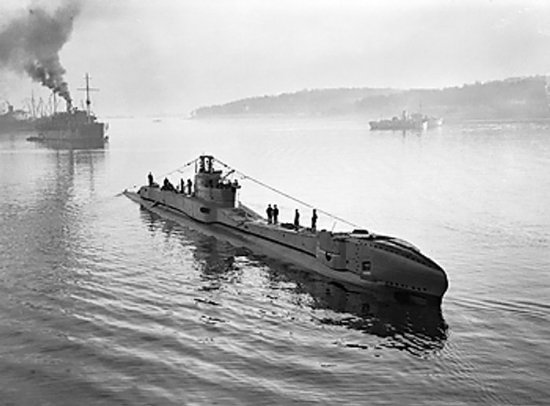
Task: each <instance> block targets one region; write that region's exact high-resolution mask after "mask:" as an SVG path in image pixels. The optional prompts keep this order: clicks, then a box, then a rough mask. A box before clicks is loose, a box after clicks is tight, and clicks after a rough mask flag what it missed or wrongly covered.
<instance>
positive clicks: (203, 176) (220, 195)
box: [194, 155, 241, 207]
mask: <svg viewBox="0 0 550 406" xmlns="http://www.w3.org/2000/svg"><path fill="white" fill-rule="evenodd" d="M228 175H229V174H226V175H225V176H222V171H221V170H215V169H214V157H213V156H211V155H201V156H200V157H199V159H198V161H197V165H196V166H195V185H194V187H195V190H194V192H195V193H194V194H195V197H196V198H198V199H201V200H204V201H206V202H208V203H209V204H214V205H216V206H219V207H235V201H236V195H237V189H239V188H240V187H241V186H240V185H239V184H238V182H237V181H236V180H235V181H233V182H231V181H230V180H229V179H227V176H228Z"/></svg>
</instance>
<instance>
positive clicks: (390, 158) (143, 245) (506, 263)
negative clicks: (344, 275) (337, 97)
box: [0, 118, 550, 405]
mask: <svg viewBox="0 0 550 406" xmlns="http://www.w3.org/2000/svg"><path fill="white" fill-rule="evenodd" d="M549 130H550V123H548V122H535V123H468V124H461V125H446V126H444V127H443V128H441V129H440V130H435V131H429V132H425V133H405V134H403V133H398V132H395V133H391V132H389V133H383V132H371V131H369V130H368V123H367V120H365V121H363V120H359V119H351V118H350V119H315V120H310V119H266V120H260V119H245V120H213V121H191V120H179V119H163V120H161V121H160V122H157V121H153V120H152V119H145V118H140V119H115V120H111V122H110V130H109V135H110V141H109V143H108V145H107V146H106V147H105V148H104V149H92V150H85V149H80V150H68V149H56V148H53V147H48V146H44V145H40V144H33V143H30V142H27V141H25V135H22V134H2V135H0V187H1V188H2V191H3V193H1V194H0V207H1V209H0V229H1V230H2V233H0V348H1V350H0V351H1V353H0V354H1V355H0V357H1V359H2V363H0V383H1V385H0V396H1V398H2V399H3V402H5V403H6V404H37V403H42V404H55V405H72V404H74V403H75V400H77V399H78V402H79V403H82V404H98V405H99V404H101V405H105V404H109V405H110V404H112V405H119V404H173V405H180V404H216V403H218V404H251V405H252V404H254V405H257V404H291V403H298V404H313V403H320V404H369V403H378V404H384V403H386V404H434V405H439V404H442V403H451V404H480V405H481V404H482V405H486V404H495V405H502V404H514V405H519V404H545V403H547V399H548V396H549V395H550V392H549V390H548V387H547V380H548V379H547V378H548V373H547V368H548V365H549V364H550V356H549V355H548V354H549V351H548V350H549V349H550V348H549V347H548V342H547V341H548V340H547V338H548V337H549V336H550V327H549V326H550V323H549V321H550V320H549V317H548V314H549V310H550V309H549V306H548V304H547V298H548V293H549V289H550V277H549V276H548V274H547V270H548V266H549V264H550V254H549V252H550V251H549V249H548V248H549V242H550V213H549V209H548V207H550V195H549V194H548V190H550V179H549V178H548V176H547V175H546V172H547V168H548V167H549V164H550V141H549V140H548V137H547V134H548V131H549ZM201 153H210V154H213V155H214V156H215V157H217V158H219V159H220V160H222V161H223V162H226V163H228V164H230V165H232V166H234V167H236V168H237V169H239V170H241V171H242V172H244V173H246V174H247V175H249V176H252V177H254V178H256V179H259V180H261V181H263V182H265V183H267V184H269V185H271V186H273V187H276V188H277V189H281V190H283V191H285V192H286V193H289V194H290V195H292V196H295V197H297V198H299V199H301V200H304V201H306V202H308V203H310V204H312V205H314V206H316V207H319V208H320V209H323V210H326V211H328V212H330V213H333V214H335V215H337V216H340V217H343V218H345V219H347V220H349V221H351V222H353V223H355V224H358V225H360V226H362V227H364V228H367V229H368V230H371V231H374V232H377V233H384V234H389V235H393V236H396V237H400V238H404V239H406V240H408V241H410V242H412V243H413V244H415V245H416V246H418V247H419V248H420V249H421V250H422V252H424V253H426V254H427V255H428V256H430V257H431V258H432V259H434V260H435V261H436V262H438V263H439V264H440V265H441V266H443V268H444V269H445V270H446V272H447V274H448V277H449V281H450V288H449V291H448V292H447V294H446V295H445V297H444V300H443V303H442V305H441V306H440V307H439V306H438V307H432V306H418V305H411V304H405V303H398V302H395V301H392V300H389V298H387V297H384V295H382V294H380V293H376V292H372V293H365V294H364V295H358V294H354V293H350V292H347V291H345V290H344V289H343V288H342V287H340V286H338V285H336V284H334V283H331V282H330V281H327V280H323V279H319V278H317V277H315V276H313V275H311V274H309V273H307V272H305V271H304V270H302V269H299V268H296V267H292V266H289V265H288V264H286V263H284V261H283V260H281V259H273V258H267V257H265V256H262V255H261V254H258V253H252V252H250V250H248V249H246V248H243V247H236V246H234V245H232V244H230V243H229V242H228V241H226V240H224V239H223V238H220V237H218V238H216V237H215V236H213V235H212V234H210V233H209V232H208V230H207V229H204V228H201V227H200V226H198V225H196V224H194V223H192V222H189V224H188V225H187V226H183V225H180V224H176V223H174V222H171V221H168V220H164V219H162V218H159V217H158V216H156V215H154V214H151V213H149V212H147V211H144V210H142V209H140V207H139V206H138V205H136V204H135V203H133V202H131V201H130V200H128V199H126V198H125V197H123V196H120V195H119V193H120V192H121V191H122V190H124V189H125V188H131V187H133V186H134V185H141V184H143V183H145V182H146V175H147V173H148V172H149V171H153V173H154V174H155V176H156V178H157V180H162V177H163V175H164V174H166V173H168V172H170V171H172V170H173V169H175V168H177V167H180V166H181V165H183V164H184V163H186V162H189V161H190V160H192V159H194V158H196V157H197V156H198V155H199V154H201ZM191 175H192V172H185V173H176V174H175V175H174V176H173V177H172V178H171V179H172V180H173V182H174V183H175V182H177V181H178V179H179V177H183V178H187V177H191ZM241 183H242V184H243V189H242V191H241V192H240V198H241V200H242V201H243V202H245V203H246V204H248V205H249V206H250V207H252V208H254V209H256V210H257V211H260V212H262V213H263V211H264V210H265V207H266V206H267V203H277V204H278V206H279V207H280V208H281V219H282V221H290V220H291V218H292V213H293V211H294V209H295V208H299V209H300V211H301V213H302V218H303V219H304V221H307V219H309V216H310V210H309V209H307V208H304V207H299V206H297V205H296V204H295V203H294V202H292V201H290V200H288V199H284V198H282V197H281V196H278V195H276V194H274V193H272V192H270V191H267V190H265V189H262V188H260V187H258V186H257V185H254V184H253V183H251V182H250V181H246V180H244V179H243V180H241ZM319 226H320V227H325V228H329V229H332V228H333V227H334V228H335V229H346V226H345V225H344V224H338V223H335V222H334V221H333V220H331V219H329V218H327V217H326V216H321V217H320V218H319Z"/></svg>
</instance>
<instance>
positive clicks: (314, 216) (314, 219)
mask: <svg viewBox="0 0 550 406" xmlns="http://www.w3.org/2000/svg"><path fill="white" fill-rule="evenodd" d="M315 227H317V210H315V209H313V214H312V215H311V230H312V231H315Z"/></svg>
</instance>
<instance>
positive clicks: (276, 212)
mask: <svg viewBox="0 0 550 406" xmlns="http://www.w3.org/2000/svg"><path fill="white" fill-rule="evenodd" d="M278 219H279V208H278V207H277V205H276V204H274V205H273V224H277V221H278Z"/></svg>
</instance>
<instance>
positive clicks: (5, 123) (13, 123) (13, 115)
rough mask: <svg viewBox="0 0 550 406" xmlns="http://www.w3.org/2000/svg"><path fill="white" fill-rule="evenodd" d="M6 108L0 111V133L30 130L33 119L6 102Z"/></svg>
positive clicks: (32, 126)
mask: <svg viewBox="0 0 550 406" xmlns="http://www.w3.org/2000/svg"><path fill="white" fill-rule="evenodd" d="M6 104H7V106H8V109H7V110H6V111H5V112H4V113H0V133H11V132H19V131H32V130H33V129H34V124H33V120H32V119H31V118H30V117H29V115H28V114H27V113H26V112H25V111H23V110H16V109H14V108H13V106H12V105H11V104H10V103H8V102H6Z"/></svg>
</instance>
